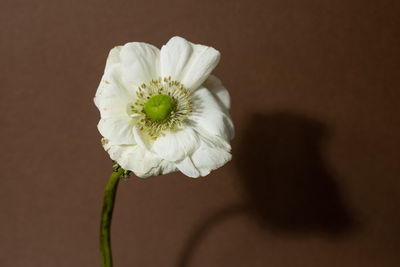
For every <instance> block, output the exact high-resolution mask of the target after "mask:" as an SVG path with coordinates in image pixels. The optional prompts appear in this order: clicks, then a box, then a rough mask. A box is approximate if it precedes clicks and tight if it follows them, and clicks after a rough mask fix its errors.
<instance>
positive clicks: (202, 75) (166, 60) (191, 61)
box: [160, 37, 220, 91]
mask: <svg viewBox="0 0 400 267" xmlns="http://www.w3.org/2000/svg"><path fill="white" fill-rule="evenodd" d="M219 59H220V53H219V52H218V51H217V50H216V49H214V48H212V47H208V46H204V45H198V44H193V43H191V42H188V41H187V40H185V39H184V38H181V37H173V38H171V39H170V40H169V41H168V43H167V44H166V45H164V46H163V47H162V48H161V55H160V64H161V75H162V77H168V76H171V78H172V79H173V80H178V81H180V82H181V83H182V84H183V85H184V86H185V87H186V88H187V89H189V90H191V91H194V90H196V89H197V88H198V87H199V86H200V85H201V84H202V83H203V82H204V81H205V80H206V79H207V77H208V76H209V75H210V73H211V72H212V70H213V69H214V68H215V67H216V66H217V64H218V62H219Z"/></svg>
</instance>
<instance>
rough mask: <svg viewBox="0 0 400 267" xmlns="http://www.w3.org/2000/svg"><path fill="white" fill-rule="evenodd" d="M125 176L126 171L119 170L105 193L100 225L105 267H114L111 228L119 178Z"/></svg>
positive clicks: (111, 179) (115, 172) (101, 247)
mask: <svg viewBox="0 0 400 267" xmlns="http://www.w3.org/2000/svg"><path fill="white" fill-rule="evenodd" d="M123 174H124V169H122V168H117V169H116V170H115V171H113V173H112V174H111V177H110V180H109V181H108V184H107V187H106V191H105V193H104V200H103V210H102V212H101V223H100V252H101V263H102V266H103V267H112V254H111V244H110V228H111V219H112V213H113V209H114V202H115V195H116V194H117V187H118V182H119V178H120V177H121V175H123Z"/></svg>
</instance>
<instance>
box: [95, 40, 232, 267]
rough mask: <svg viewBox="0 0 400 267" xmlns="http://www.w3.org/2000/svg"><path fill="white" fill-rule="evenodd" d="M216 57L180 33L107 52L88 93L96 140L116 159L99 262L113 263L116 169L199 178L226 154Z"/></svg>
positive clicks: (227, 126) (226, 119)
mask: <svg viewBox="0 0 400 267" xmlns="http://www.w3.org/2000/svg"><path fill="white" fill-rule="evenodd" d="M219 59H220V53H219V52H218V51H217V50H215V49H214V48H212V47H208V46H204V45H198V44H193V43H191V42H188V41H187V40H185V39H183V38H181V37H173V38H171V39H170V40H169V41H168V43H167V44H165V45H164V46H163V47H162V48H161V50H159V49H158V48H156V47H154V46H152V45H150V44H146V43H139V42H132V43H127V44H125V45H123V46H117V47H115V48H113V49H112V50H111V51H110V53H109V56H108V58H107V62H106V67H105V70H104V75H103V77H102V79H101V82H100V85H99V87H98V89H97V92H96V96H95V98H94V102H95V104H96V106H97V108H98V109H99V111H100V116H101V119H100V121H99V123H98V129H99V131H100V133H101V135H102V136H103V138H102V145H103V147H104V149H105V150H106V151H107V152H108V153H109V155H110V157H111V159H113V160H114V161H115V162H116V164H115V166H114V173H113V175H112V176H111V179H110V181H109V184H108V185H107V189H106V194H105V197H104V204H103V217H102V224H101V249H102V259H103V266H111V265H112V260H111V249H110V244H109V242H110V237H109V228H110V224H111V216H112V209H113V203H114V198H115V193H116V188H117V185H118V180H119V178H120V177H121V176H127V175H129V173H130V172H133V173H135V174H136V175H137V176H139V177H143V178H145V177H149V176H155V175H160V174H167V173H170V172H174V171H177V170H179V171H181V172H182V173H183V174H185V175H187V176H189V177H199V176H205V175H208V174H209V173H210V172H211V171H212V170H215V169H217V168H219V167H221V166H222V165H224V164H225V163H226V162H228V161H229V160H230V159H231V154H230V150H231V146H230V143H229V142H230V140H231V139H232V138H233V136H234V127H233V123H232V120H231V117H230V115H229V109H230V97H229V93H228V91H227V90H226V89H225V87H224V86H223V85H222V83H221V81H220V80H219V79H218V78H217V77H215V76H213V75H211V72H212V71H213V69H214V68H215V67H216V65H217V64H218V62H219Z"/></svg>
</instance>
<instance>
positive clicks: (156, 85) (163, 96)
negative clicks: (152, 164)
mask: <svg viewBox="0 0 400 267" xmlns="http://www.w3.org/2000/svg"><path fill="white" fill-rule="evenodd" d="M136 96H137V99H136V100H135V102H134V103H133V104H131V105H130V111H131V112H133V113H135V114H137V115H138V116H140V119H139V120H137V124H138V127H139V129H141V131H142V132H143V133H147V134H148V135H149V136H150V137H151V138H153V139H156V138H157V137H158V136H160V135H162V134H163V132H165V131H168V130H174V129H176V128H178V127H180V126H181V125H182V123H183V122H184V121H185V120H186V119H187V117H188V114H189V113H190V112H192V103H191V99H190V93H189V92H188V91H187V90H186V88H185V87H184V86H183V85H182V84H181V83H180V82H179V81H175V80H171V77H170V76H169V77H164V78H163V79H162V78H161V77H159V78H158V79H157V80H151V81H150V83H149V84H142V85H141V86H140V87H139V88H138V91H136ZM132 117H133V116H132Z"/></svg>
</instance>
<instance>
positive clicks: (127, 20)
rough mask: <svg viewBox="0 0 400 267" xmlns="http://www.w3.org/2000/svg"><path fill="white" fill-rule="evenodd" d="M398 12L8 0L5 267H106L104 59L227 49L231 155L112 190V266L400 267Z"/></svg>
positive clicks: (302, 5) (264, 4) (215, 2)
mask: <svg viewBox="0 0 400 267" xmlns="http://www.w3.org/2000/svg"><path fill="white" fill-rule="evenodd" d="M399 3H400V2H399V1H361V0H354V1H333V0H331V1H328V0H321V1H315V0H304V1H297V0H284V1H282V0H266V1H262V0H259V1H251V0H247V1H245V0H232V1H219V0H203V1H200V0H199V1H191V0H190V1H189V0H185V1H184V0H169V1H155V0H146V1H103V0H96V1H94V0H91V1H82V0H79V1H78V0H61V1H50V0H41V1H37V0H33V1H32V0H2V1H1V2H0V25H1V27H0V34H1V36H0V37H1V38H0V56H1V60H0V81H1V87H0V90H1V98H0V102H1V106H0V125H1V131H0V137H1V138H0V145H1V148H2V153H0V164H1V167H2V168H1V169H2V171H1V179H0V187H1V190H0V200H1V202H0V212H1V220H0V229H1V231H0V237H1V242H0V266H5V267H9V266H10V267H14V266H16V267H26V266H29V267H36V266H37V267H47V266H50V267H52V266H57V267H64V266H65V267H67V266H68V267H70V266H76V267H78V266H82V267H86V266H100V257H99V250H98V226H99V215H100V211H101V202H102V197H103V191H104V188H105V185H106V183H107V180H108V177H109V174H110V172H111V165H112V162H111V161H110V159H109V157H108V154H107V153H106V152H104V150H103V149H102V147H101V144H100V137H101V136H100V134H99V133H98V131H97V129H96V125H97V122H98V119H99V113H98V110H97V109H96V107H95V106H94V104H93V97H94V94H95V91H96V89H97V86H98V84H99V81H100V78H101V75H102V73H103V69H104V65H105V60H106V57H107V54H108V51H109V50H110V49H111V48H112V47H114V46H115V45H121V44H124V43H126V42H130V41H143V42H148V43H151V44H154V45H156V46H158V47H161V45H162V44H164V43H165V42H166V41H168V39H169V38H170V37H172V36H174V35H179V36H183V37H185V38H187V39H188V40H190V41H192V42H195V43H202V44H207V45H211V46H213V47H215V48H217V49H218V50H220V51H221V54H222V59H221V62H220V64H219V65H218V67H217V68H216V70H215V72H214V73H215V74H216V75H218V76H219V77H220V78H221V79H222V81H223V82H224V84H225V86H226V87H227V88H228V89H229V91H230V93H231V97H232V110H231V114H232V117H233V120H234V122H235V126H236V137H235V139H234V140H233V142H232V146H233V160H232V162H230V163H228V164H227V165H225V166H224V167H223V168H221V169H219V170H217V171H214V172H213V173H212V174H211V175H209V176H207V177H205V178H201V179H190V178H187V177H185V176H184V175H182V174H180V173H173V174H169V175H166V176H162V177H155V178H149V179H138V178H136V177H132V178H131V179H129V180H127V181H124V182H122V183H121V184H120V187H119V192H118V197H117V203H116V209H115V214H114V220H113V232H112V234H113V236H112V242H113V251H114V263H115V264H114V266H116V267H122V266H140V267H154V266H165V267H167V266H170V267H173V266H174V267H196V266H203V267H204V266H207V267H214V266H215V267H221V266H243V267H245V266H246V267H248V266H252V267H253V266H254V267H260V266H271V267H272V266H273V267H283V266H285V267H300V266H307V267H308V266H324V267H331V266H340V267H344V266H352V267H372V266H379V267H380V266H384V267H386V266H387V267H395V266H400V254H399V251H400V230H399V229H400V227H399V226H400V214H399V205H400V194H399V189H400V188H399V186H400V180H399V174H400V164H399V159H400V116H399V114H400V112H399V111H400V109H399V103H398V102H399V99H400V91H399V87H400V78H399V76H400V52H399V48H400V27H399V26H400V16H399V14H400V13H399V11H400V4H399Z"/></svg>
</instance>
